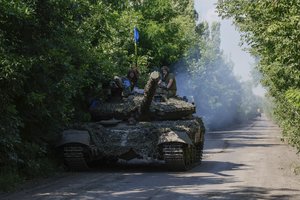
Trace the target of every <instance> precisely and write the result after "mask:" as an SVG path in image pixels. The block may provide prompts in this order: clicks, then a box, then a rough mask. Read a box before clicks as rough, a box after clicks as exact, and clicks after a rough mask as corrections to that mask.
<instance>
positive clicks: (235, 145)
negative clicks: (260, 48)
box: [0, 117, 300, 200]
mask: <svg viewBox="0 0 300 200" xmlns="http://www.w3.org/2000/svg"><path fill="white" fill-rule="evenodd" d="M205 146H206V147H205V153H204V159H203V162H202V164H201V165H199V166H197V167H195V168H193V169H192V170H190V171H188V172H168V171H167V170H166V169H164V167H162V166H160V165H159V164H155V165H154V164H152V165H149V164H145V163H144V164H135V165H132V164H126V165H121V166H111V167H104V168H103V169H98V170H95V171H92V172H85V173H71V172H70V173H64V174H61V175H59V176H55V177H52V178H49V179H46V180H42V181H39V182H37V183H35V184H31V185H29V186H25V187H24V188H23V190H21V191H18V192H15V193H12V194H5V195H3V194H2V195H1V196H0V199H7V200H17V199H18V200H19V199H22V200H29V199H30V200H40V199H46V200H50V199H51V200H52V199H55V200H57V199H68V200H71V199H74V200H75V199H83V200H94V199H107V200H115V199H122V200H124V199H128V200H129V199H130V200H132V199H141V200H143V199H145V200H165V199H172V200H192V199H197V200H199V199H238V200H241V199H280V200H283V199H300V175H298V173H299V166H300V157H299V156H298V155H297V154H296V151H295V149H293V148H292V147H289V146H287V145H286V144H284V143H282V142H281V141H280V130H279V128H278V127H277V126H276V125H274V124H273V123H272V122H271V121H269V120H267V119H266V118H264V117H262V118H259V119H257V120H255V121H253V122H251V123H250V124H246V125H243V126H240V127H236V128H232V129H231V130H226V131H216V132H209V133H207V134H206V141H205Z"/></svg>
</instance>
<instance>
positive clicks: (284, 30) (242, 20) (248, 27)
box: [218, 0, 300, 150]
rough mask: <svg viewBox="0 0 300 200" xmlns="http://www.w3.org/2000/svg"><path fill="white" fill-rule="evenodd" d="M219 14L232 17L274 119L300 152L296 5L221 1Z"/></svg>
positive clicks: (299, 7)
mask: <svg viewBox="0 0 300 200" xmlns="http://www.w3.org/2000/svg"><path fill="white" fill-rule="evenodd" d="M218 9H219V12H220V13H221V15H222V16H223V17H231V18H233V20H234V23H235V24H236V25H237V26H238V27H239V29H240V31H241V32H242V33H243V38H244V42H246V43H247V44H248V45H249V46H250V50H251V52H252V53H253V55H255V56H257V57H258V58H259V65H258V66H257V68H258V70H259V71H260V72H261V74H262V83H263V84H264V85H265V86H266V87H267V88H268V92H269V95H270V96H271V97H272V98H273V99H274V104H275V105H274V115H275V117H276V119H277V121H278V123H279V124H280V125H281V127H282V128H283V134H284V136H285V137H286V138H287V139H288V141H290V142H291V144H293V145H295V146H296V147H297V148H298V150H300V133H299V122H300V116H299V102H300V101H299V100H300V99H299V88H300V70H299V60H300V54H299V49H300V48H299V46H300V40H299V39H300V33H299V31H298V30H299V23H300V17H299V11H300V5H299V2H298V1H295V0H293V1H273V0H266V1H255V2H253V1H246V0H240V1H233V0H226V1H220V2H219V6H218Z"/></svg>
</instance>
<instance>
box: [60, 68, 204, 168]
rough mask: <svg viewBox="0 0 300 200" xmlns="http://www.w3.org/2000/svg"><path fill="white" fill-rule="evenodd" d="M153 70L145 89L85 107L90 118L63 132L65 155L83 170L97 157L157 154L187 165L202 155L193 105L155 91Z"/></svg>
mask: <svg viewBox="0 0 300 200" xmlns="http://www.w3.org/2000/svg"><path fill="white" fill-rule="evenodd" d="M159 78H160V76H159V73H158V72H152V73H151V74H150V75H149V79H148V82H147V84H146V86H145V88H144V94H143V95H140V94H135V95H130V96H128V97H126V98H123V99H121V100H120V101H119V102H102V103H99V104H98V105H97V106H95V107H93V108H92V109H91V110H90V112H91V115H92V116H93V119H94V121H93V122H90V123H84V124H79V125H78V124H77V125H76V126H73V127H72V129H67V130H65V131H64V132H63V133H62V138H63V139H62V141H61V143H60V145H59V146H60V147H61V148H62V149H63V155H64V161H65V163H66V165H67V166H68V167H70V168H71V169H73V170H86V169H88V168H89V167H91V166H93V163H94V162H95V161H98V160H121V159H122V160H131V159H133V158H140V159H147V160H149V159H153V160H161V161H163V162H164V163H165V165H166V166H167V167H168V168H169V169H171V170H187V169H190V168H191V167H192V166H195V164H198V163H200V161H201V159H202V150H203V144H204V133H205V128H204V125H203V122H202V120H201V118H200V117H197V116H194V115H193V114H194V113H195V110H196V107H195V105H194V104H192V103H189V102H187V101H186V100H185V99H184V98H181V97H173V98H166V97H164V96H163V95H161V94H158V93H157V91H156V90H157V86H158V81H159Z"/></svg>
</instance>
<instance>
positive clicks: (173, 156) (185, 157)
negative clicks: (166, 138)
mask: <svg viewBox="0 0 300 200" xmlns="http://www.w3.org/2000/svg"><path fill="white" fill-rule="evenodd" d="M163 157H164V160H165V162H166V165H167V167H168V168H169V169H170V170H175V171H186V170H188V169H190V168H191V167H192V164H193V159H192V152H191V147H188V146H187V145H185V144H181V143H165V144H164V145H163Z"/></svg>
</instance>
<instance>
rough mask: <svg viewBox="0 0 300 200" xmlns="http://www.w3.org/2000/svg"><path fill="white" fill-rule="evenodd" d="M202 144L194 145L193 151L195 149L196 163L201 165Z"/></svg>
mask: <svg viewBox="0 0 300 200" xmlns="http://www.w3.org/2000/svg"><path fill="white" fill-rule="evenodd" d="M203 146H204V145H203V142H201V143H199V144H196V145H195V149H196V163H201V160H202V156H203Z"/></svg>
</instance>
